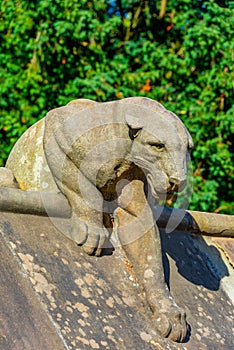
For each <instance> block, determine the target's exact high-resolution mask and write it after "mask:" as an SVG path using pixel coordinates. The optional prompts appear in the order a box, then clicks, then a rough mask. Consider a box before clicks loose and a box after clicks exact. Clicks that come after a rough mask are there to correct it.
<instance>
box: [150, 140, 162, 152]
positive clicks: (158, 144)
mask: <svg viewBox="0 0 234 350" xmlns="http://www.w3.org/2000/svg"><path fill="white" fill-rule="evenodd" d="M150 146H151V147H152V148H154V149H156V150H157V151H162V150H163V149H164V148H165V145H164V143H162V142H156V143H152V144H151V145H150Z"/></svg>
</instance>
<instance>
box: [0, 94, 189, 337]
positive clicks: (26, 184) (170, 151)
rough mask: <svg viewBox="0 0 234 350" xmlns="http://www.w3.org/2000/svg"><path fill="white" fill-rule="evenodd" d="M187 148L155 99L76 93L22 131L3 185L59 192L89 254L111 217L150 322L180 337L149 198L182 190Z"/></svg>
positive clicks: (102, 240)
mask: <svg viewBox="0 0 234 350" xmlns="http://www.w3.org/2000/svg"><path fill="white" fill-rule="evenodd" d="M192 147H193V144H192V139H191V136H190V135H189V133H188V131H187V129H186V128H185V126H184V125H183V123H182V122H181V121H180V119H179V118H178V117H177V116H176V115H175V114H173V113H171V112H170V111H167V110H166V109H165V108H164V107H163V106H162V105H161V104H159V103H158V102H156V101H153V100H151V99H148V98H144V97H131V98H126V99H123V100H119V101H113V102H106V103H97V102H94V101H91V100H85V99H79V100H75V101H72V102H70V103H69V104H68V105H66V106H64V107H60V108H56V109H54V110H51V111H50V112H49V113H48V114H47V115H46V117H45V118H44V119H42V120H40V121H39V122H38V123H36V124H35V125H33V126H32V127H31V128H30V129H29V130H28V131H26V133H25V134H24V135H23V136H22V137H21V138H20V139H19V141H18V142H17V143H16V145H15V147H14V148H13V150H12V152H11V154H10V156H9V159H8V161H7V164H6V168H7V169H6V171H7V172H11V173H12V174H13V175H14V178H13V176H12V178H11V177H10V176H7V178H8V179H9V183H8V184H6V182H7V180H6V179H5V180H4V181H3V183H2V185H4V186H10V187H17V186H18V187H19V188H20V189H23V190H34V191H48V192H56V193H62V194H64V196H65V197H66V198H67V200H68V202H69V204H70V206H71V210H72V215H71V229H70V232H69V233H68V236H69V237H70V238H71V239H73V240H74V241H76V242H77V243H78V244H79V245H81V246H82V248H83V250H84V251H85V252H86V253H88V254H95V255H96V256H99V255H100V254H101V252H102V249H103V248H105V246H106V243H107V242H108V240H109V238H110V235H111V232H112V226H113V222H114V223H115V225H116V226H117V231H118V237H119V240H120V243H121V245H122V246H123V248H124V250H125V252H126V255H127V257H128V259H129V260H130V261H131V262H132V264H133V269H134V271H135V275H136V277H137V279H138V281H139V284H140V285H141V286H142V288H143V289H144V291H145V295H146V298H147V302H148V304H149V306H150V308H151V310H152V314H153V318H152V323H153V324H154V326H155V328H156V329H157V331H159V332H160V334H161V335H162V336H164V337H168V338H170V339H171V340H174V341H178V342H181V341H183V340H184V339H185V337H186V334H187V324H186V317H185V313H184V311H183V310H182V309H181V308H179V307H178V306H177V304H176V303H175V301H174V300H173V298H172V297H171V295H170V292H169V290H168V288H167V286H166V285H165V282H164V273H163V264H162V255H161V243H160V236H159V232H158V228H157V225H156V223H155V220H154V217H153V212H152V207H153V205H154V202H155V199H156V200H158V199H161V200H162V199H166V198H167V196H168V195H171V194H172V193H173V192H178V191H181V190H183V188H184V187H185V184H186V174H187V160H188V156H189V151H190V149H191V148H192ZM13 181H15V182H13ZM16 183H17V184H16ZM0 184H1V182H0Z"/></svg>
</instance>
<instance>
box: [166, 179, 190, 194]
mask: <svg viewBox="0 0 234 350" xmlns="http://www.w3.org/2000/svg"><path fill="white" fill-rule="evenodd" d="M169 182H170V186H171V190H172V191H173V192H181V191H183V189H184V188H185V186H186V183H187V181H186V179H178V178H175V177H170V179H169Z"/></svg>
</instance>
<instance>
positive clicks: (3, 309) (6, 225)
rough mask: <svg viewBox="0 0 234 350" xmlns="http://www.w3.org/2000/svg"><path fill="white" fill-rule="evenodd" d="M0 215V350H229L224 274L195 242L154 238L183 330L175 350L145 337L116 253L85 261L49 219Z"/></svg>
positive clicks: (144, 321) (146, 329)
mask: <svg viewBox="0 0 234 350" xmlns="http://www.w3.org/2000/svg"><path fill="white" fill-rule="evenodd" d="M0 215H1V216H0V232H1V255H2V258H1V270H2V271H3V272H4V273H3V274H2V275H1V278H2V279H3V280H2V281H1V287H0V297H1V306H0V323H1V337H0V348H1V350H9V349H11V350H21V349H30V350H31V349H38V350H42V349H48V350H50V349H51V350H54V349H56V350H57V349H62V348H64V349H72V350H75V349H111V350H112V349H120V350H122V349H136V350H138V349H146V350H147V349H171V350H173V349H184V350H194V349H199V350H200V349H201V350H203V349H206V350H216V349H217V350H220V349H224V350H231V349H233V345H234V344H233V329H232V327H233V319H234V315H233V305H232V304H231V300H230V299H229V298H228V297H227V295H226V294H225V292H224V291H223V290H222V287H221V284H220V283H221V280H222V279H223V277H224V276H225V275H227V274H228V269H227V267H226V265H225V264H224V262H223V260H222V259H221V257H219V259H218V258H217V255H219V252H218V251H217V249H216V248H215V247H213V246H207V244H206V242H205V241H203V239H202V238H196V239H195V238H192V237H191V236H189V235H188V234H182V233H177V234H175V233H173V234H171V235H168V234H167V235H166V234H164V233H162V238H163V255H164V268H165V275H166V280H167V282H168V284H169V286H170V289H171V293H172V295H173V296H174V297H175V299H176V301H177V303H178V304H179V305H180V306H182V307H183V308H184V309H185V310H186V313H187V320H188V322H189V324H190V327H191V334H190V336H189V337H188V338H187V339H186V342H185V343H184V344H177V343H173V342H171V341H168V340H164V339H162V338H161V337H160V336H159V335H157V334H156V333H155V332H154V331H153V327H152V318H151V311H150V310H149V308H148V305H147V304H146V302H145V298H144V295H143V293H142V291H141V290H140V288H139V286H138V284H137V282H136V281H135V279H134V266H131V264H129V262H128V261H127V260H126V259H125V256H124V253H123V251H122V249H121V248H116V250H115V251H114V252H113V253H112V254H111V252H110V251H106V254H107V253H108V254H109V255H104V256H102V257H99V258H97V257H93V256H88V255H86V254H85V253H83V252H82V250H81V249H80V248H79V247H78V246H77V245H76V244H75V243H74V242H73V241H71V240H69V239H68V238H66V237H65V236H64V235H62V234H61V233H60V232H59V231H58V230H57V229H56V228H55V226H54V225H53V224H54V222H52V221H51V219H49V218H46V217H37V216H33V215H20V214H10V213H1V214H0ZM63 222H64V219H58V220H57V222H56V225H57V227H59V226H60V225H62V223H63ZM214 256H215V260H213V257H214ZM230 278H231V277H230ZM29 286H31V289H30V288H29ZM21 295H23V297H21ZM42 323H43V325H44V328H43V327H41V324H42ZM30 326H31V327H30ZM59 335H60V336H61V337H60V338H59ZM23 339H24V340H23ZM57 339H58V343H56V341H57ZM23 341H24V343H23ZM36 341H38V342H37V343H36ZM30 342H31V343H30ZM32 342H34V343H32ZM53 342H54V343H53ZM9 344H10V346H9ZM22 344H23V345H25V344H26V346H25V347H23V345H22ZM27 344H29V345H27ZM27 346H28V347H27ZM30 346H31V348H30Z"/></svg>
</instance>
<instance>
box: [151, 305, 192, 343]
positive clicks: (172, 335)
mask: <svg viewBox="0 0 234 350" xmlns="http://www.w3.org/2000/svg"><path fill="white" fill-rule="evenodd" d="M153 317H154V320H155V321H154V322H155V326H156V329H157V330H158V332H159V333H160V334H161V336H163V337H164V338H169V339H170V340H173V341H175V342H183V341H184V340H185V338H186V335H187V331H188V327H187V323H186V315H185V312H184V311H183V310H182V309H180V308H179V307H177V306H175V305H172V306H171V307H170V308H169V309H168V310H166V311H164V310H163V311H160V310H159V311H158V312H155V313H154V315H153Z"/></svg>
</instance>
